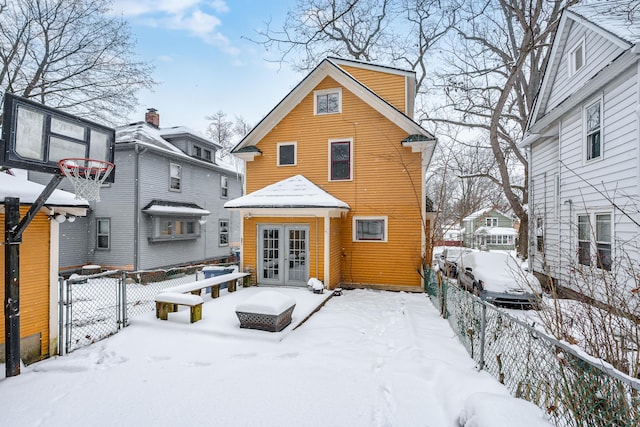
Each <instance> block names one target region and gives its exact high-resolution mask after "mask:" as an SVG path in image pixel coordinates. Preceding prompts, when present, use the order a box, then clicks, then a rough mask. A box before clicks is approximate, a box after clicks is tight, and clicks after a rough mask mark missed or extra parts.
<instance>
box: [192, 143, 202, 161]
mask: <svg viewBox="0 0 640 427" xmlns="http://www.w3.org/2000/svg"><path fill="white" fill-rule="evenodd" d="M193 155H194V156H195V157H197V158H200V157H202V148H200V147H198V146H197V145H196V146H194V147H193Z"/></svg>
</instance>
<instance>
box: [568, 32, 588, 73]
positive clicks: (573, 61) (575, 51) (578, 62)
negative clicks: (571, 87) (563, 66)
mask: <svg viewBox="0 0 640 427" xmlns="http://www.w3.org/2000/svg"><path fill="white" fill-rule="evenodd" d="M584 65H585V56H584V40H582V41H581V42H580V43H578V44H577V45H576V46H574V47H573V48H572V49H571V50H570V51H569V76H573V75H574V74H576V73H577V72H578V71H580V70H581V69H582V67H584Z"/></svg>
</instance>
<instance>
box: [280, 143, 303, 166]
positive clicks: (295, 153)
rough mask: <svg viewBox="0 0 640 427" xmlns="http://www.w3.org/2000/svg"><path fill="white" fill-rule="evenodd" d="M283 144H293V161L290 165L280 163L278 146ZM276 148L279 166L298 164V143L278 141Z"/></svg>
mask: <svg viewBox="0 0 640 427" xmlns="http://www.w3.org/2000/svg"><path fill="white" fill-rule="evenodd" d="M284 145H293V163H292V164H290V165H283V164H280V147H282V146H284ZM277 149H278V167H280V166H282V167H288V166H297V165H298V143H297V142H296V141H292V142H278V144H277Z"/></svg>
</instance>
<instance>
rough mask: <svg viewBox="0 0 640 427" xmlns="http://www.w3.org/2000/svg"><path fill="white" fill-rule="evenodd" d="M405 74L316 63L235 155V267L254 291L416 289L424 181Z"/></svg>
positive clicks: (425, 146) (429, 140)
mask: <svg viewBox="0 0 640 427" xmlns="http://www.w3.org/2000/svg"><path fill="white" fill-rule="evenodd" d="M414 96H415V73H414V72H412V71H406V70H400V69H396V68H390V67H384V66H379V65H374V64H369V63H363V62H359V61H350V60H344V59H338V58H327V59H325V60H323V61H322V62H321V63H320V64H319V65H318V66H317V67H316V68H315V69H314V70H313V71H311V72H310V73H309V74H308V75H307V76H306V77H305V78H304V79H303V80H302V81H301V82H300V83H299V84H298V85H297V86H296V87H295V88H294V89H293V90H292V91H291V92H290V93H289V94H288V95H287V96H286V97H285V98H284V99H283V100H282V101H281V102H280V103H279V104H278V105H277V106H276V107H275V108H274V109H273V110H271V112H270V113H269V114H268V115H267V116H266V117H265V118H264V119H262V121H260V123H258V125H257V126H256V127H255V128H254V129H253V130H252V131H251V132H250V133H249V134H248V135H247V136H246V137H245V138H244V139H243V140H242V141H240V143H239V144H238V145H237V146H236V147H235V148H234V149H233V151H232V152H233V154H235V155H236V156H237V157H240V158H242V159H244V160H245V161H246V174H245V194H246V195H245V196H243V197H240V198H238V199H235V200H231V201H229V202H227V204H226V205H225V207H226V208H228V209H233V210H238V211H240V214H241V217H242V218H243V221H242V263H243V268H244V269H245V270H250V271H253V272H255V277H254V279H255V280H256V281H257V283H258V284H264V285H276V286H278V285H282V286H304V285H306V283H307V281H308V280H309V278H311V277H315V278H318V279H320V280H321V281H323V282H324V284H325V287H328V288H330V289H333V288H336V287H339V286H341V287H345V288H352V287H353V288H355V287H367V288H377V289H391V290H407V291H420V290H421V289H422V284H421V276H420V273H421V271H420V269H421V265H422V259H423V257H424V256H425V254H426V253H427V247H426V244H427V243H426V241H427V239H426V234H427V233H428V229H427V227H428V221H427V214H426V196H425V187H424V186H425V182H424V178H425V173H426V169H427V167H428V165H429V162H430V160H431V156H432V154H433V150H434V148H435V144H436V141H435V138H434V137H433V136H432V135H431V134H430V133H429V132H427V131H426V130H425V129H423V128H422V127H421V126H420V125H418V124H417V123H415V122H414V121H413V120H412V118H411V115H413V100H414Z"/></svg>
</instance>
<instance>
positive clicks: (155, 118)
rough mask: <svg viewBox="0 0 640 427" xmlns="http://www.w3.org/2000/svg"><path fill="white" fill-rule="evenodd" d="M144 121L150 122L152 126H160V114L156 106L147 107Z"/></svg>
mask: <svg viewBox="0 0 640 427" xmlns="http://www.w3.org/2000/svg"><path fill="white" fill-rule="evenodd" d="M144 121H145V122H147V123H149V124H150V125H151V126H155V127H157V128H158V127H160V114H158V110H156V109H155V108H149V109H147V112H146V113H145V115H144Z"/></svg>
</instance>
